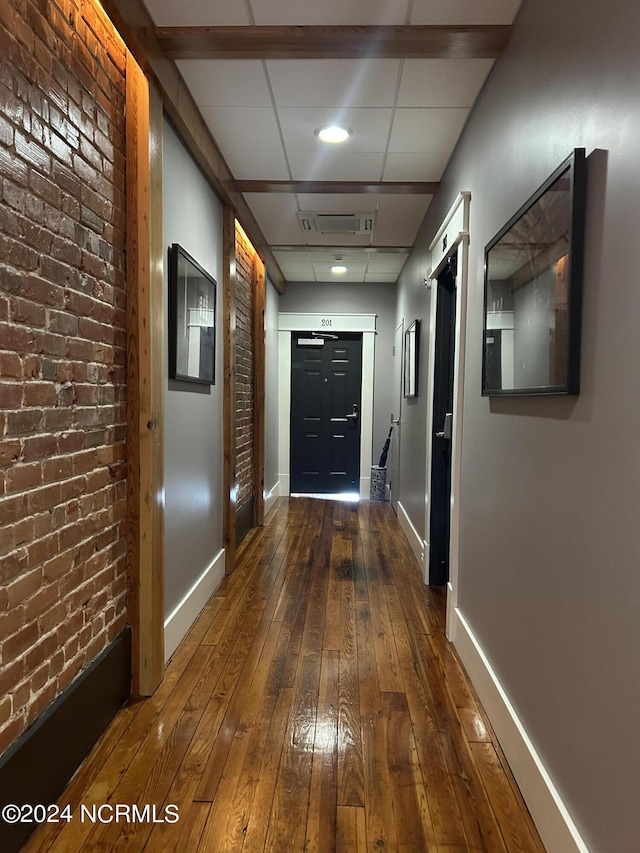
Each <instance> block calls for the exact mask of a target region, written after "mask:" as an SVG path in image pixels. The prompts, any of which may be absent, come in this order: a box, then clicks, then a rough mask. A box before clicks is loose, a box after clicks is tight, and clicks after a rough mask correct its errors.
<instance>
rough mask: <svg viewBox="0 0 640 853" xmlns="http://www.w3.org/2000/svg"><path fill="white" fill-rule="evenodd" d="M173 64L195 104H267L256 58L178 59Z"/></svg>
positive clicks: (268, 96) (264, 82) (263, 78)
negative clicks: (176, 67)
mask: <svg viewBox="0 0 640 853" xmlns="http://www.w3.org/2000/svg"><path fill="white" fill-rule="evenodd" d="M176 64H177V66H178V68H179V70H180V73H181V74H182V76H183V77H184V80H185V83H186V84H187V86H188V87H189V89H190V91H191V94H192V95H193V97H194V100H195V102H196V103H197V104H198V106H201V107H203V106H204V107H270V106H271V94H270V92H269V87H268V85H267V78H266V76H265V73H264V66H263V64H262V62H261V61H260V60H257V59H178V60H177V61H176Z"/></svg>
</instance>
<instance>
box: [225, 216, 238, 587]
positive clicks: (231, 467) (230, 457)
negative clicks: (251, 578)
mask: <svg viewBox="0 0 640 853" xmlns="http://www.w3.org/2000/svg"><path fill="white" fill-rule="evenodd" d="M222 241H223V246H222V253H223V274H222V288H223V293H224V296H223V327H224V337H223V348H224V354H223V370H224V393H223V418H224V471H223V495H224V507H223V522H222V524H223V544H224V548H225V553H226V561H225V573H226V574H231V572H232V571H233V570H234V568H235V562H236V494H237V481H236V407H235V400H236V371H235V360H236V219H235V215H234V211H233V209H232V208H231V207H229V206H228V205H225V208H224V224H223V232H222Z"/></svg>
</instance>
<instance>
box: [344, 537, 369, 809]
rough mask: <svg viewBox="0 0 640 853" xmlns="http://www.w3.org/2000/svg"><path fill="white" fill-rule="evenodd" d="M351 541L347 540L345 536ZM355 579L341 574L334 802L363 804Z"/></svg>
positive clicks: (353, 804) (351, 804)
mask: <svg viewBox="0 0 640 853" xmlns="http://www.w3.org/2000/svg"><path fill="white" fill-rule="evenodd" d="M349 541H351V540H349ZM355 595H356V592H355V581H354V580H353V576H352V577H351V578H349V577H345V578H344V579H343V580H342V583H341V589H340V672H339V676H338V749H339V762H338V802H339V803H340V804H341V805H348V806H364V770H363V759H362V755H363V753H362V728H361V725H360V689H359V675H358V672H359V669H358V637H357V626H356V602H355Z"/></svg>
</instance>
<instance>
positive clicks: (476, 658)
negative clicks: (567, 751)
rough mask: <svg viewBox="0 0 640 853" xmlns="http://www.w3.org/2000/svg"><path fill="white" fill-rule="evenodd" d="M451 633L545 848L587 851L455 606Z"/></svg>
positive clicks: (563, 852) (556, 851) (552, 851)
mask: <svg viewBox="0 0 640 853" xmlns="http://www.w3.org/2000/svg"><path fill="white" fill-rule="evenodd" d="M454 621H455V625H453V626H452V630H451V634H452V636H453V637H455V640H454V645H455V648H456V651H457V652H458V654H459V655H460V659H461V660H462V662H463V664H464V666H465V668H466V670H467V673H468V674H469V677H470V679H471V681H472V682H473V685H474V687H475V689H476V691H477V693H478V696H479V697H480V701H481V702H482V705H483V707H484V709H485V711H486V712H487V714H488V716H489V719H490V721H491V725H492V726H493V728H494V731H495V733H496V736H497V738H498V740H499V741H500V746H501V747H502V749H503V750H504V754H505V756H506V758H507V761H508V762H509V767H510V768H511V771H512V772H513V775H514V776H515V778H516V781H517V783H518V786H519V788H520V791H521V792H522V796H523V797H524V800H525V802H526V804H527V807H528V809H529V812H530V813H531V816H532V818H533V820H534V823H535V825H536V827H537V829H538V832H539V833H540V837H541V838H542V842H543V844H544V845H545V847H546V849H547V851H548V853H589V850H588V848H587V845H586V844H585V843H584V841H583V840H582V838H581V837H580V833H579V832H578V829H577V827H576V825H575V824H574V822H573V820H572V818H571V816H570V814H569V812H568V810H567V808H566V806H565V805H564V803H563V802H562V800H561V799H560V795H559V794H558V791H557V790H556V788H555V786H554V784H553V782H552V780H551V778H550V776H549V774H548V773H547V771H546V769H545V767H544V765H543V764H542V761H541V760H540V757H539V755H538V754H537V752H536V750H535V747H534V746H533V744H532V742H531V740H530V738H529V736H528V735H527V732H526V731H525V728H524V726H523V725H522V723H521V722H520V720H519V719H518V716H517V714H516V712H515V710H514V708H513V706H512V705H511V702H510V701H509V697H508V696H507V694H506V693H505V691H504V689H503V688H502V685H501V684H500V682H499V681H498V678H497V677H496V674H495V672H494V671H493V669H492V667H491V664H490V663H489V661H488V659H487V657H486V656H485V654H484V652H483V651H482V648H481V647H480V644H479V643H478V641H477V640H476V638H475V636H474V634H473V632H472V630H471V628H470V627H469V625H468V623H467V622H466V621H465V619H464V616H463V615H462V614H461V613H460V610H459V609H456V610H455V611H454Z"/></svg>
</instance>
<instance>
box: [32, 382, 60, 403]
mask: <svg viewBox="0 0 640 853" xmlns="http://www.w3.org/2000/svg"><path fill="white" fill-rule="evenodd" d="M57 399H58V398H57V394H56V387H55V385H54V384H53V382H27V383H26V384H25V386H24V405H25V406H55V405H56V402H57Z"/></svg>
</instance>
